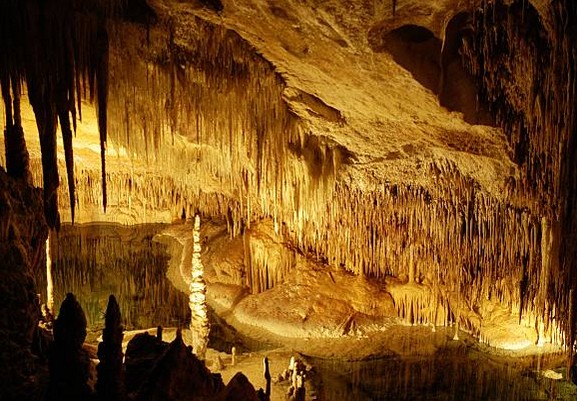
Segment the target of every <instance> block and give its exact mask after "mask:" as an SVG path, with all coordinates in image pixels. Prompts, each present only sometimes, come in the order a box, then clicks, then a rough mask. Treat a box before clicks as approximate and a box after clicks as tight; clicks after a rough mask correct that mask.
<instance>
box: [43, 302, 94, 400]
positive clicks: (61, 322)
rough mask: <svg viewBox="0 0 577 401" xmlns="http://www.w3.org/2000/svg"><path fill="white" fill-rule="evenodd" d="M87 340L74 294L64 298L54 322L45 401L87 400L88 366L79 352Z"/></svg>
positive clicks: (86, 358)
mask: <svg viewBox="0 0 577 401" xmlns="http://www.w3.org/2000/svg"><path fill="white" fill-rule="evenodd" d="M85 339H86V317H85V316H84V311H83V310H82V307H81V306H80V304H79V303H78V301H77V300H76V297H75V296H74V295H73V294H68V295H66V299H65V300H64V301H63V302H62V305H61V306H60V311H59V313H58V317H57V318H56V320H55V321H54V342H53V343H52V346H51V348H50V351H49V359H48V362H49V369H50V381H49V383H48V390H47V394H46V400H47V401H56V400H63V401H77V400H82V399H88V398H89V397H91V395H92V392H91V389H90V388H89V387H88V378H89V364H90V361H89V359H88V355H87V353H86V352H85V351H84V350H83V349H82V345H83V344H84V340H85Z"/></svg>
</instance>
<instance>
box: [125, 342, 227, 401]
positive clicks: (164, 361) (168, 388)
mask: <svg viewBox="0 0 577 401" xmlns="http://www.w3.org/2000/svg"><path fill="white" fill-rule="evenodd" d="M223 387H224V385H223V383H222V379H220V375H213V374H212V373H211V372H210V371H209V370H208V369H207V368H206V366H205V365H204V363H203V362H202V361H200V360H199V359H198V358H197V357H196V356H195V355H194V354H193V353H192V352H191V351H190V349H189V347H187V346H186V344H184V342H183V340H182V335H181V333H180V332H178V333H177V336H176V339H175V340H174V341H173V342H172V343H170V345H169V347H168V349H167V350H166V352H165V353H164V354H163V355H162V356H161V357H160V359H158V360H157V361H156V363H155V365H154V368H153V369H152V371H151V372H150V375H149V377H148V379H147V380H146V382H145V383H144V384H143V386H142V387H141V389H140V391H139V393H138V396H137V398H136V399H137V400H139V401H172V400H174V401H178V400H191V399H192V400H194V399H211V398H213V397H214V396H215V394H216V393H217V392H219V391H220V390H222V388H223Z"/></svg>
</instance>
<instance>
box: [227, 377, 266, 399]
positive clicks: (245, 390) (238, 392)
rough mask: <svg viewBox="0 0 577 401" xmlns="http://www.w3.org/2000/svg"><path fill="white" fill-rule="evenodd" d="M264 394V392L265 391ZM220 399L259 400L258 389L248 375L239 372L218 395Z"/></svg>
mask: <svg viewBox="0 0 577 401" xmlns="http://www.w3.org/2000/svg"><path fill="white" fill-rule="evenodd" d="M263 395H264V392H263ZM217 400H218V401H259V399H258V397H257V394H256V391H255V390H254V387H253V385H252V384H250V382H249V381H248V379H247V377H246V376H245V375H243V374H242V373H241V372H238V373H237V374H236V375H234V376H233V378H232V379H230V381H229V382H228V384H227V385H226V387H225V388H224V390H223V391H222V392H221V393H220V394H219V395H218V397H217Z"/></svg>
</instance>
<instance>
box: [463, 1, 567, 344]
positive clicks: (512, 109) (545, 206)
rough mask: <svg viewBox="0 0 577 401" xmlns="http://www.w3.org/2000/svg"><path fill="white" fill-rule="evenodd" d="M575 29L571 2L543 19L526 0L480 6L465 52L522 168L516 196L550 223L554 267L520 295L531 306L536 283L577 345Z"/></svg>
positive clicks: (555, 4) (543, 308)
mask: <svg viewBox="0 0 577 401" xmlns="http://www.w3.org/2000/svg"><path fill="white" fill-rule="evenodd" d="M576 26H577V9H576V4H575V2H573V1H570V0H554V1H551V2H550V3H549V4H548V7H547V8H545V9H543V10H541V14H540V13H539V12H538V11H537V10H536V9H535V8H534V7H533V6H532V4H531V3H530V2H527V1H523V0H517V1H513V2H510V3H507V4H505V2H503V1H494V2H483V6H482V7H481V8H479V9H478V10H477V12H476V13H475V15H474V23H473V29H472V31H471V32H472V36H471V37H470V38H469V39H468V40H467V41H466V42H465V46H464V47H463V54H464V61H465V64H466V65H467V66H468V68H469V70H470V71H471V72H472V73H473V75H474V76H475V77H476V78H477V81H478V87H479V88H480V96H482V97H483V98H485V99H486V100H488V101H489V103H490V104H491V105H492V108H493V111H494V112H495V113H496V115H497V116H498V120H499V122H500V123H501V125H503V127H504V128H505V131H506V133H507V134H508V139H509V142H510V145H511V148H512V149H513V151H514V160H515V161H516V162H517V163H518V164H519V166H520V172H521V177H520V179H519V181H518V182H517V183H516V189H517V191H516V192H517V193H516V196H517V197H519V198H521V199H523V200H524V202H525V203H526V204H528V205H529V206H530V207H531V209H532V210H533V213H534V214H537V215H543V216H545V219H546V220H545V222H544V224H543V228H544V229H545V231H546V234H544V237H543V241H544V243H548V244H550V245H547V248H548V249H549V251H548V252H549V253H550V254H549V255H547V261H548V262H547V265H548V266H549V269H550V270H549V272H548V274H547V275H545V276H544V275H543V274H544V273H545V272H541V276H536V277H535V278H534V279H532V275H531V273H528V275H527V279H526V280H525V279H524V280H522V281H521V289H520V290H521V298H522V299H523V300H525V301H524V302H527V303H529V302H531V300H532V299H533V298H532V293H531V291H530V289H531V285H534V283H539V287H540V289H539V291H538V294H539V296H538V298H537V299H538V302H539V303H540V305H539V310H540V312H541V313H542V315H549V316H552V315H553V310H556V312H555V315H556V317H557V319H558V321H559V322H560V324H561V326H562V327H563V331H564V332H565V335H566V336H567V344H573V343H574V340H575V327H576V325H575V318H574V315H575V310H576V306H577V298H576V297H575V294H577V292H576V291H575V290H576V289H577V275H576V274H575V273H574V272H575V271H576V269H577V251H576V250H575V246H574V244H573V238H575V234H577V214H576V213H575V212H574V211H575V210H577V209H576V207H577V175H576V174H575V171H576V169H577V142H576V139H577V124H576V120H575V116H576V111H577V110H576V108H577V106H576V102H575V100H576V95H577V72H576V70H575V67H574V66H575V65H576V63H577V30H576V28H575V27H576ZM534 260H535V258H534V257H532V258H531V259H530V260H529V261H530V262H531V261H533V263H534ZM537 278H540V279H542V280H541V281H536V280H537ZM534 280H535V281H534ZM533 302H535V301H533ZM544 317H545V318H547V316H544Z"/></svg>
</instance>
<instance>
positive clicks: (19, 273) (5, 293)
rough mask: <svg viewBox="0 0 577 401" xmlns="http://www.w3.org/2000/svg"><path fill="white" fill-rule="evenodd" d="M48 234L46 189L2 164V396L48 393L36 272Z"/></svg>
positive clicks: (29, 396) (34, 397)
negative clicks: (18, 177) (9, 172)
mask: <svg viewBox="0 0 577 401" xmlns="http://www.w3.org/2000/svg"><path fill="white" fill-rule="evenodd" d="M47 236H48V229H47V226H46V223H45V221H44V214H43V211H42V193H41V191H40V190H38V189H34V188H32V187H31V186H29V185H28V184H26V183H23V182H22V181H16V180H13V179H11V178H9V177H8V175H7V174H6V172H5V171H4V169H2V168H0V255H1V260H0V377H1V378H2V379H1V382H2V385H1V386H0V399H2V400H24V399H26V400H31V401H35V400H39V399H41V396H42V393H43V388H42V387H43V385H44V384H45V380H44V379H43V376H45V374H46V372H45V367H43V366H42V363H40V361H39V360H38V358H37V357H36V356H35V355H33V353H32V349H33V341H34V339H35V335H34V334H35V331H36V330H38V327H37V326H38V321H39V318H40V302H39V299H38V296H37V292H38V290H37V289H36V286H35V275H36V274H37V273H38V272H40V271H42V270H43V265H44V263H45V255H46V252H45V247H44V244H45V242H46V238H47ZM36 338H39V337H36ZM38 344H40V343H38ZM34 348H35V349H38V348H37V347H34ZM39 351H40V352H42V351H45V350H39Z"/></svg>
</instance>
